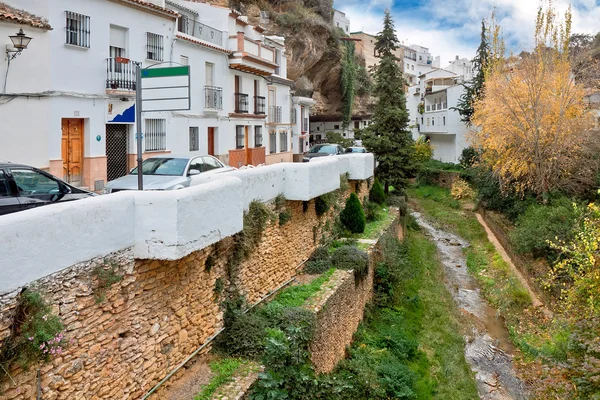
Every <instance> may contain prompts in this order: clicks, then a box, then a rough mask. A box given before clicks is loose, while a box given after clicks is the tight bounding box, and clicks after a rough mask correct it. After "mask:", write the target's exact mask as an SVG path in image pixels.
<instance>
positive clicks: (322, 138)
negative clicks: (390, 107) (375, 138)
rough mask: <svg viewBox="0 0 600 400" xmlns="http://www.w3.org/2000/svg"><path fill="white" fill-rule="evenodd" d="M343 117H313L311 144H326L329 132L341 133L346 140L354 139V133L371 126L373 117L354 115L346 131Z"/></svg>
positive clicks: (311, 121) (311, 119)
mask: <svg viewBox="0 0 600 400" xmlns="http://www.w3.org/2000/svg"><path fill="white" fill-rule="evenodd" d="M342 119H343V118H342V116H341V115H339V114H338V115H313V116H312V117H311V118H310V142H311V143H324V142H326V136H327V132H334V133H339V134H340V135H342V136H343V137H344V138H346V139H354V132H355V131H357V130H360V129H365V128H366V127H367V126H369V125H370V124H371V115H353V116H352V117H351V118H350V124H349V125H348V127H347V128H346V129H344V127H343V123H342Z"/></svg>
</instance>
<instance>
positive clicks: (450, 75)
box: [406, 69, 468, 163]
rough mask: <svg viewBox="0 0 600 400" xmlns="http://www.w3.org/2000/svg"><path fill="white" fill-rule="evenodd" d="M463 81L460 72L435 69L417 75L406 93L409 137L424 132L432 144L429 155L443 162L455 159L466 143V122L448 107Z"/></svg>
mask: <svg viewBox="0 0 600 400" xmlns="http://www.w3.org/2000/svg"><path fill="white" fill-rule="evenodd" d="M463 82H464V81H463V77H462V76H459V75H457V74H455V73H454V72H451V71H446V70H444V69H437V70H433V71H431V72H429V73H426V74H423V75H421V76H420V83H419V84H418V85H415V86H411V87H410V88H409V90H408V93H407V102H406V106H407V109H408V111H409V114H410V120H411V125H410V126H411V130H412V134H413V138H414V139H415V140H416V139H418V138H419V137H420V136H425V138H426V139H427V140H428V141H429V142H430V143H431V145H432V146H433V158H434V159H437V160H440V161H443V162H451V163H456V162H458V161H459V158H460V155H461V153H462V150H463V149H464V148H466V147H467V146H468V142H467V138H466V133H467V130H468V129H467V126H466V124H464V123H463V122H461V120H460V119H461V117H460V114H459V113H458V111H455V110H453V109H452V107H456V105H457V104H458V101H459V99H460V96H461V95H462V94H463V92H464V87H463V86H462V83H463Z"/></svg>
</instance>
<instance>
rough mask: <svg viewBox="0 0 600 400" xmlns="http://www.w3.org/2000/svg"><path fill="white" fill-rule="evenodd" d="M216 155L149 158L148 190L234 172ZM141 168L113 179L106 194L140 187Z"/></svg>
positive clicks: (173, 187)
mask: <svg viewBox="0 0 600 400" xmlns="http://www.w3.org/2000/svg"><path fill="white" fill-rule="evenodd" d="M233 170H235V168H232V167H227V166H225V165H224V164H223V163H222V162H221V161H219V160H218V159H217V158H215V157H213V156H182V157H179V156H172V155H161V156H155V157H151V158H148V159H147V160H144V162H143V163H142V172H143V174H144V190H177V189H183V188H185V187H188V186H190V183H191V182H192V180H195V179H200V176H202V177H205V176H206V175H213V174H219V173H222V172H228V171H233ZM137 188H138V176H137V167H136V168H134V169H132V170H131V172H130V173H129V175H125V176H122V177H120V178H118V179H115V180H114V181H110V182H108V183H107V184H106V186H105V187H104V190H103V191H102V193H105V194H106V193H116V192H120V191H122V190H137Z"/></svg>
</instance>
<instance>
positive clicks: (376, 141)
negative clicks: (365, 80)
mask: <svg viewBox="0 0 600 400" xmlns="http://www.w3.org/2000/svg"><path fill="white" fill-rule="evenodd" d="M398 44H399V42H398V38H397V37H396V34H395V33H394V22H393V20H392V17H391V16H390V11H389V10H386V12H385V18H384V21H383V30H382V31H381V32H380V33H379V34H378V35H377V40H376V42H375V52H376V53H377V54H379V58H380V61H379V65H378V66H377V67H375V73H374V80H375V85H374V88H373V94H374V96H375V97H376V99H377V101H376V104H375V110H374V112H373V117H372V123H371V125H369V127H368V128H366V130H365V133H364V135H363V144H364V145H365V147H366V148H367V149H368V150H369V151H371V152H372V153H374V154H375V156H376V158H377V161H378V165H377V168H376V169H375V174H376V176H377V177H378V178H379V180H380V181H382V182H383V183H384V185H385V191H386V193H387V192H388V191H389V187H390V186H391V185H392V186H394V187H395V188H397V189H401V188H404V187H406V185H407V184H408V179H409V178H411V177H413V176H414V174H415V172H416V166H415V161H414V158H413V154H414V142H413V140H412V136H411V133H410V131H409V130H408V124H409V115H408V112H407V111H406V97H405V95H404V78H403V75H402V69H401V67H400V65H401V64H400V62H401V60H399V59H398V57H396V56H395V55H394V50H396V49H397V48H398Z"/></svg>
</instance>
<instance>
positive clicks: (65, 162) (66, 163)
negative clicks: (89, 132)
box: [61, 118, 85, 185]
mask: <svg viewBox="0 0 600 400" xmlns="http://www.w3.org/2000/svg"><path fill="white" fill-rule="evenodd" d="M70 122H77V123H78V124H79V128H80V131H81V148H80V149H79V150H80V154H81V163H80V174H79V185H83V175H84V159H85V154H84V149H85V118H61V158H62V161H63V175H64V176H63V180H65V181H66V182H67V183H71V182H73V181H72V180H71V176H70V174H69V171H70V166H69V164H70V160H69V154H68V152H69V148H70V145H71V137H70V135H69V123H70ZM65 124H66V132H65V129H64V128H65ZM65 133H66V135H65ZM65 137H66V140H67V147H66V149H67V154H66V159H65V154H64V150H65V148H64V147H63V145H62V144H63V142H62V141H63V140H64V139H65ZM65 166H66V173H65Z"/></svg>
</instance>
